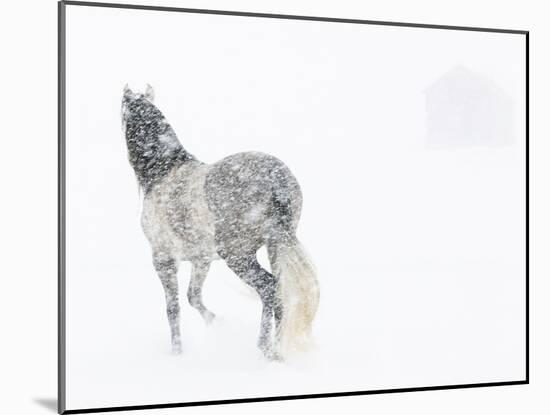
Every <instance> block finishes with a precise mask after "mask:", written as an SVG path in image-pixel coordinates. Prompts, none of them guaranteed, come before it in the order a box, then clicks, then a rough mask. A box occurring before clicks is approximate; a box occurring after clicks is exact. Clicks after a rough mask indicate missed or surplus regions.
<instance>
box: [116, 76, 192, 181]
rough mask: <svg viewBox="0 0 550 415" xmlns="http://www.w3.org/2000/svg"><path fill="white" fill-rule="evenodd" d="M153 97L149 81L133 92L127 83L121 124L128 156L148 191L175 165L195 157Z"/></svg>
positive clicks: (123, 97)
mask: <svg viewBox="0 0 550 415" xmlns="http://www.w3.org/2000/svg"><path fill="white" fill-rule="evenodd" d="M153 99H154V92H153V88H152V87H151V86H150V85H147V88H146V89H145V92H144V93H140V92H133V91H132V90H131V89H130V88H129V87H128V85H126V86H125V87H124V92H123V94H122V106H121V116H122V128H123V130H124V135H125V138H126V145H127V147H128V158H129V161H130V164H131V165H132V167H133V168H134V170H135V172H136V175H137V177H138V180H139V182H140V184H141V185H142V186H143V187H144V188H145V190H146V191H147V190H148V189H149V188H150V187H151V185H152V183H154V182H156V181H158V180H160V179H162V178H163V177H164V176H165V175H166V174H168V172H169V171H170V169H171V168H172V167H174V166H175V165H178V164H180V163H182V162H184V161H186V160H189V159H192V158H193V156H191V155H190V154H188V153H187V152H186V151H185V150H184V148H183V147H182V145H181V143H180V142H179V140H178V138H177V137H176V133H175V132H174V130H173V129H172V127H171V126H170V124H168V122H167V121H166V119H165V118H164V116H163V115H162V112H160V110H159V109H158V108H157V107H156V106H155V104H153Z"/></svg>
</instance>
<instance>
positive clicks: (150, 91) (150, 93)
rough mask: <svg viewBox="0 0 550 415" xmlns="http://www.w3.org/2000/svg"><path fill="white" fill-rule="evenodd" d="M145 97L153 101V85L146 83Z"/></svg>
mask: <svg viewBox="0 0 550 415" xmlns="http://www.w3.org/2000/svg"><path fill="white" fill-rule="evenodd" d="M145 98H147V99H148V100H149V101H150V102H153V100H154V99H155V91H153V87H152V86H151V85H149V84H147V87H146V88H145Z"/></svg>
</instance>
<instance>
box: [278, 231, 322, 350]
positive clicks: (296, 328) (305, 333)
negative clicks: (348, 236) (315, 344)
mask: <svg viewBox="0 0 550 415" xmlns="http://www.w3.org/2000/svg"><path fill="white" fill-rule="evenodd" d="M275 262H276V268H277V269H278V274H279V275H278V276H279V300H280V301H281V303H282V304H281V305H282V311H283V316H282V320H281V323H280V327H279V330H280V332H279V333H278V335H279V336H280V337H279V339H280V348H281V352H282V354H283V355H284V354H287V353H288V352H291V351H295V350H304V349H307V348H309V347H310V346H311V344H312V339H311V327H312V323H313V319H314V318H315V314H316V312H317V308H318V305H319V283H318V281H317V276H316V273H315V268H314V266H313V264H312V263H311V261H310V259H309V257H308V256H307V254H306V252H305V251H304V248H303V246H302V244H300V242H299V241H298V239H296V237H292V238H289V239H288V240H287V241H286V242H285V243H279V244H278V245H277V247H276V259H275Z"/></svg>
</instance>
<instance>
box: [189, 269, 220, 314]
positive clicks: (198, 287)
mask: <svg viewBox="0 0 550 415" xmlns="http://www.w3.org/2000/svg"><path fill="white" fill-rule="evenodd" d="M209 268H210V262H208V261H203V260H198V261H193V263H192V269H191V279H190V280H189V288H188V289H187V299H188V300H189V304H191V307H193V308H195V309H196V310H197V311H198V312H199V313H200V314H201V316H202V318H203V319H204V321H205V322H206V323H210V322H211V321H212V320H213V319H214V317H215V314H214V313H212V312H211V311H210V310H208V309H207V308H206V307H205V306H204V304H203V302H202V286H203V284H204V280H205V278H206V274H207V273H208V269H209Z"/></svg>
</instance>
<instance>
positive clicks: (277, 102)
mask: <svg viewBox="0 0 550 415" xmlns="http://www.w3.org/2000/svg"><path fill="white" fill-rule="evenodd" d="M86 13H90V14H88V15H85V14H84V10H83V9H80V10H78V12H77V11H76V10H71V9H69V12H68V19H69V20H68V21H69V26H68V55H67V58H68V72H67V76H68V78H67V87H68V105H67V108H68V111H67V117H68V125H67V127H68V129H67V407H68V409H75V408H84V407H103V406H119V405H138V404H155V403H166V402H186V401H201V400H214V399H215V400H217V399H230V398H246V397H258V396H275V395H277V396H279V395H291V394H309V393H323V392H337V391H351V390H371V389H387V388H396V387H408V386H429V385H442V384H455V383H472V382H491V381H507V380H519V379H521V378H523V375H524V373H523V370H524V368H523V363H524V321H525V316H524V298H525V295H524V288H525V287H524V285H525V284H524V283H525V279H524V276H525V256H524V244H525V240H524V238H525V223H524V214H525V211H524V209H525V207H524V204H525V203H524V202H525V200H524V183H525V180H524V179H525V178H524V167H525V166H524V160H525V154H524V138H523V135H522V132H523V127H522V125H523V124H522V123H523V121H522V120H523V116H524V114H523V112H522V101H521V99H522V97H523V89H522V85H523V84H522V80H523V78H522V75H523V72H522V69H521V66H522V62H523V60H522V59H521V58H522V56H520V55H521V53H520V51H521V47H522V46H523V43H522V42H523V40H521V39H518V42H516V39H515V38H512V37H506V36H505V35H499V36H500V37H499V36H497V35H490V34H475V33H474V34H472V33H457V32H450V31H449V32H447V31H446V32H438V35H437V36H431V35H432V34H433V32H430V33H428V32H427V31H424V30H411V29H398V28H380V27H378V28H374V27H361V26H345V25H330V26H328V27H330V29H329V28H328V27H327V26H322V27H323V30H317V29H319V27H320V26H318V24H317V25H314V24H310V23H308V24H307V25H306V26H304V23H303V22H284V23H281V22H277V21H272V20H266V21H260V20H258V19H251V20H245V21H246V22H247V24H246V25H245V24H243V21H242V19H238V18H236V19H233V20H231V18H223V19H222V18H221V17H217V19H222V20H216V18H215V17H212V16H193V15H176V14H160V15H155V14H147V18H145V14H142V13H141V12H135V13H134V12H131V13H128V12H124V13H123V14H121V13H122V12H121V11H117V10H110V11H106V10H101V9H93V10H92V9H87V8H86ZM132 13H134V14H132ZM90 16H91V18H90ZM133 16H134V17H133ZM155 16H156V17H155ZM71 19H72V20H71ZM99 19H100V20H99ZM121 19H122V20H121ZM151 19H153V20H151ZM155 19H158V20H155ZM182 19H186V20H185V22H186V23H187V24H182ZM212 19H214V20H212ZM214 21H215V23H216V27H215V31H214V32H213V30H214V29H213V27H212V26H208V25H209V24H210V25H211V24H213V23H212V22H214ZM98 24H100V25H101V27H102V31H101V32H100V33H99V32H97V31H93V33H94V36H93V37H91V36H89V33H91V31H92V29H93V28H94V27H96V25H98ZM144 25H145V26H146V27H147V28H148V30H147V31H141V30H140V28H141V27H143V26H144ZM280 25H283V26H284V27H281V26H280ZM304 27H306V29H307V30H303V28H304ZM152 28H156V30H152ZM121 30H122V32H123V33H124V36H117V34H119V33H120V31H121ZM201 30H202V31H204V33H203V32H201ZM224 31H225V32H224ZM221 32H224V33H227V36H222V37H220V36H217V35H216V36H213V35H212V33H221ZM258 34H261V36H259V35H258ZM168 36H172V38H173V39H178V40H182V39H184V40H186V39H189V38H190V36H194V37H192V38H193V39H201V42H202V43H201V42H195V43H186V42H185V41H182V42H181V43H180V44H178V45H179V46H178V47H177V48H176V47H175V46H174V45H173V44H171V42H169V40H168V39H171V38H170V37H168ZM323 36H326V38H324V37H323ZM129 39H130V40H131V41H130V40H129ZM520 40H521V43H520V42H519V41H520ZM151 42H153V43H154V44H155V46H156V47H155V48H152V47H149V46H151V45H152V44H153V43H151ZM247 42H249V43H247ZM98 45H100V46H101V47H98ZM342 45H346V46H345V47H342ZM350 45H355V46H353V47H352V46H350ZM474 46H475V47H474ZM359 49H360V50H362V51H364V54H361V53H358V50H359ZM206 51H209V53H206ZM388 51H393V52H392V53H390V52H388ZM488 51H490V52H491V53H488ZM144 53H145V54H146V57H147V59H144V55H143V54H144ZM137 57H139V59H137ZM283 62H287V63H288V64H283ZM457 63H461V64H462V65H465V66H466V67H470V68H473V69H474V70H475V71H476V72H477V73H483V74H485V75H486V76H490V77H492V79H493V80H494V81H495V82H497V83H498V84H499V85H500V86H501V87H502V88H503V90H504V91H505V92H506V93H507V94H509V96H511V97H512V98H513V99H514V102H515V104H516V107H515V112H514V114H515V122H516V123H515V125H516V131H515V132H514V133H515V134H514V137H515V139H514V141H513V142H512V143H507V144H506V145H502V146H496V147H495V146H483V145H479V146H469V147H463V148H455V147H443V148H437V149H434V148H430V147H429V146H427V144H426V134H425V132H426V125H425V120H426V118H427V117H426V113H425V105H424V104H425V96H424V92H425V89H426V87H428V86H429V85H430V84H432V83H433V82H434V81H435V80H436V79H437V78H439V77H440V76H441V75H442V74H444V73H446V72H448V70H449V69H451V68H453V67H454V66H455V65H456V64H457ZM243 68H244V69H243ZM91 73H93V74H94V76H90V74H91ZM133 79H138V80H141V81H143V82H150V83H152V84H153V86H154V87H155V90H156V93H157V98H156V102H157V104H158V106H159V108H160V109H161V110H162V111H163V112H164V113H165V115H166V117H167V119H168V121H170V122H171V124H172V126H173V127H174V129H175V131H176V133H177V134H178V136H179V138H180V140H181V142H182V144H183V145H184V147H185V148H186V149H187V150H188V151H190V152H191V153H192V154H194V155H195V156H197V157H198V158H199V159H201V160H203V161H205V162H213V161H216V160H218V159H220V158H221V157H224V156H226V155H228V154H231V153H235V152H238V151H245V150H256V151H264V152H267V153H270V154H273V155H275V156H277V157H279V158H280V159H281V160H283V161H284V162H285V163H286V164H287V165H288V166H289V167H290V168H291V170H292V171H293V173H294V175H295V176H296V177H297V178H298V180H299V182H300V185H301V187H302V191H303V195H304V208H303V213H302V220H301V223H300V226H299V228H298V237H299V238H300V239H301V241H302V242H303V244H304V245H305V247H306V248H307V250H308V251H309V253H310V255H311V257H312V259H313V261H314V262H315V264H316V266H317V269H318V272H319V280H320V285H321V301H320V310H319V314H318V316H317V319H316V323H315V330H314V331H315V335H316V339H317V345H316V348H315V349H314V350H313V351H311V352H310V353H307V354H303V355H298V356H294V357H292V358H289V359H288V360H287V361H286V362H284V363H273V362H267V361H265V360H264V359H263V358H262V356H261V354H260V352H259V351H257V350H256V347H255V344H256V337H257V334H258V328H259V327H258V326H259V318H260V303H259V300H258V299H257V298H256V297H255V294H253V293H251V292H250V291H249V290H248V289H247V288H246V287H244V285H243V284H242V283H241V282H240V281H239V280H238V278H237V277H236V276H235V275H233V274H232V273H231V271H230V270H228V269H227V267H226V266H225V264H224V263H223V262H216V263H214V264H213V266H212V268H211V270H210V273H209V276H208V278H207V280H206V284H205V290H204V298H205V303H206V305H207V306H208V307H209V308H210V309H211V310H212V311H213V312H215V313H216V314H217V316H218V318H217V320H216V321H215V322H214V323H213V324H212V325H210V326H205V325H204V323H203V322H202V320H201V319H200V317H199V315H198V313H197V312H196V311H195V310H193V309H192V308H191V307H190V306H188V305H187V302H186V301H185V295H182V296H181V297H182V299H181V304H182V323H181V326H182V336H183V354H182V355H180V356H173V355H171V354H170V340H169V329H168V323H167V321H166V316H165V310H164V307H165V305H164V294H163V292H162V287H161V284H160V282H159V280H158V277H157V276H156V275H155V272H154V270H153V267H152V263H151V257H150V252H149V247H148V244H147V241H146V239H145V237H144V236H143V234H142V232H141V229H140V226H139V215H140V201H139V194H138V190H137V184H136V181H135V178H134V177H133V172H132V170H131V168H130V166H129V164H128V161H127V157H126V149H125V143H124V140H123V138H122V135H121V130H120V118H119V116H120V99H121V93H122V87H123V86H124V84H125V82H126V81H128V80H130V81H131V80H133ZM260 261H261V262H262V263H264V264H267V261H266V259H265V255H264V253H261V255H260ZM189 272H190V267H189V265H188V264H182V267H181V269H180V273H179V280H180V287H181V291H182V292H183V293H184V292H185V290H186V284H187V282H188V279H189Z"/></svg>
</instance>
